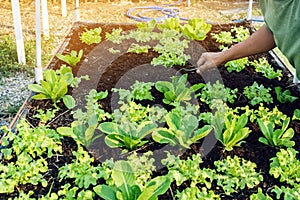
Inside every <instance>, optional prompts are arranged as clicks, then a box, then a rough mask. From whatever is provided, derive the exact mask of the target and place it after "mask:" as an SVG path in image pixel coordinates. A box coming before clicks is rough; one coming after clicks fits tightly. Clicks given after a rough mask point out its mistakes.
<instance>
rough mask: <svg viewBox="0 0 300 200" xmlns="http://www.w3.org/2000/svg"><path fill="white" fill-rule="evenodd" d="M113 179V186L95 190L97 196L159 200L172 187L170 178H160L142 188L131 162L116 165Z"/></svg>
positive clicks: (124, 199) (133, 199)
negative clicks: (159, 196) (137, 181)
mask: <svg viewBox="0 0 300 200" xmlns="http://www.w3.org/2000/svg"><path fill="white" fill-rule="evenodd" d="M111 179H112V183H111V184H109V185H106V184H99V185H97V186H95V187H94V188H93V190H94V191H95V192H96V194H97V195H98V196H100V197H101V198H103V199H105V200H117V199H123V200H144V199H157V198H158V195H161V194H164V193H165V192H166V191H167V190H168V189H169V187H170V185H171V180H170V178H169V177H168V176H158V177H156V178H153V179H151V180H149V181H148V182H147V183H146V184H145V186H144V188H140V187H139V186H138V185H137V183H136V180H137V176H136V174H135V172H134V171H133V168H132V166H131V164H130V162H128V161H124V160H120V161H117V162H115V163H114V166H113V169H112V172H111Z"/></svg>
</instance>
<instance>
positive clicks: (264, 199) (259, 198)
mask: <svg viewBox="0 0 300 200" xmlns="http://www.w3.org/2000/svg"><path fill="white" fill-rule="evenodd" d="M275 187H276V186H275ZM250 200H273V199H272V197H270V196H269V195H268V194H267V195H265V194H264V193H263V191H262V189H261V188H258V191H257V193H253V194H251V196H250Z"/></svg>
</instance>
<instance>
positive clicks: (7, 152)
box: [0, 119, 62, 194]
mask: <svg viewBox="0 0 300 200" xmlns="http://www.w3.org/2000/svg"><path fill="white" fill-rule="evenodd" d="M1 130H3V131H4V132H5V133H6V135H5V136H4V137H2V138H1V145H3V147H5V148H3V149H2V150H1V153H2V154H3V158H2V160H3V161H5V162H2V163H0V194H2V193H12V192H14V190H15V189H16V187H18V186H19V185H25V184H32V185H38V184H41V185H42V186H43V187H46V186H47V185H48V182H47V180H46V179H45V178H44V174H45V173H46V172H47V170H48V163H47V161H46V158H50V157H51V156H53V154H54V153H62V148H61V145H60V144H61V142H60V139H61V137H60V136H59V134H57V132H56V131H54V130H52V129H49V128H47V127H46V126H38V127H36V128H31V126H30V125H29V124H28V123H27V122H26V121H25V119H21V120H20V122H19V123H18V125H17V127H16V130H17V131H18V132H17V133H15V132H13V131H11V130H9V129H8V128H4V127H3V128H1ZM5 163H6V164H5Z"/></svg>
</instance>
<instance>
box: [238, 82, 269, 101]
mask: <svg viewBox="0 0 300 200" xmlns="http://www.w3.org/2000/svg"><path fill="white" fill-rule="evenodd" d="M270 90H271V88H265V87H264V85H263V84H261V85H258V83H257V82H256V81H254V83H253V84H252V85H251V86H246V87H245V88H244V91H243V94H244V95H245V96H246V97H247V98H248V99H249V100H250V104H251V105H252V106H255V105H256V104H259V103H260V102H265V103H267V104H268V103H272V102H273V98H272V96H271V94H270V93H269V92H270Z"/></svg>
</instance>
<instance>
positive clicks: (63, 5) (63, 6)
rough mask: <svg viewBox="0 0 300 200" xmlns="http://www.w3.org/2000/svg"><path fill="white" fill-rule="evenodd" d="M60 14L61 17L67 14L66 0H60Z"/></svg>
mask: <svg viewBox="0 0 300 200" xmlns="http://www.w3.org/2000/svg"><path fill="white" fill-rule="evenodd" d="M61 15H62V16H63V17H66V16H67V1H66V0H61Z"/></svg>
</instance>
